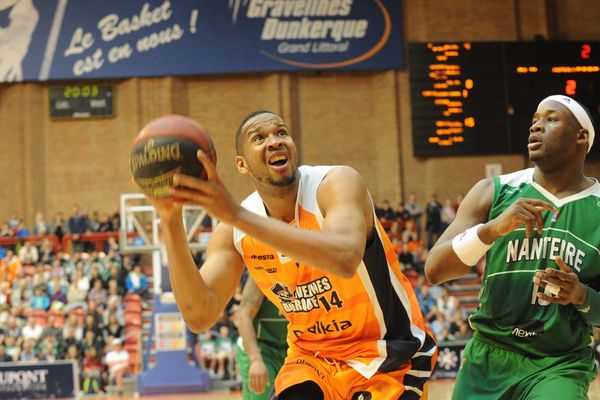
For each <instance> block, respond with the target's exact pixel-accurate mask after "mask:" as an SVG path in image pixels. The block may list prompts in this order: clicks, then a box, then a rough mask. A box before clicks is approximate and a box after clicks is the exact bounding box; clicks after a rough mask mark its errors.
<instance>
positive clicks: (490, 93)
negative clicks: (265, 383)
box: [408, 41, 600, 157]
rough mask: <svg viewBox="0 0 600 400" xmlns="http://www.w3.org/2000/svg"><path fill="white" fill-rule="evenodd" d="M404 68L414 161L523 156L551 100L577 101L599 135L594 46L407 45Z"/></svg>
mask: <svg viewBox="0 0 600 400" xmlns="http://www.w3.org/2000/svg"><path fill="white" fill-rule="evenodd" d="M408 67H409V74H410V77H409V78H410V96H411V105H412V125H413V154H414V155H415V156H416V157H439V156H461V155H484V154H517V153H526V151H527V136H528V134H529V126H530V124H531V119H532V116H533V114H534V112H535V110H536V107H537V105H538V103H539V102H540V100H542V99H543V98H544V97H546V96H549V95H552V94H565V95H567V96H570V97H573V98H574V99H575V100H578V101H580V102H581V103H582V104H583V105H585V106H586V107H587V108H588V109H589V110H590V111H591V113H592V115H593V117H594V120H595V122H596V126H595V127H596V129H597V130H598V122H600V115H599V114H600V42H554V41H536V42H461V43H458V42H456V43H409V44H408ZM592 153H593V154H592ZM590 155H592V156H595V157H598V156H600V146H594V147H593V148H592V150H591V152H590Z"/></svg>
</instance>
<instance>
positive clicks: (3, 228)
mask: <svg viewBox="0 0 600 400" xmlns="http://www.w3.org/2000/svg"><path fill="white" fill-rule="evenodd" d="M14 235H15V232H14V231H13V230H12V229H11V228H10V226H8V224H2V225H0V236H2V237H10V236H14Z"/></svg>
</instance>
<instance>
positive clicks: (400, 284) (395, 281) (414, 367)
mask: <svg viewBox="0 0 600 400" xmlns="http://www.w3.org/2000/svg"><path fill="white" fill-rule="evenodd" d="M332 168H335V167H324V166H318V167H310V166H302V167H300V184H299V188H298V197H297V200H296V218H295V220H294V221H292V222H290V224H292V225H294V226H296V227H298V228H299V229H309V230H321V227H322V224H323V220H324V218H323V215H322V214H321V212H320V209H319V205H318V204H317V189H318V187H319V184H320V183H321V181H322V179H323V177H325V175H326V174H327V172H328V171H330V170H331V169H332ZM242 205H243V206H244V207H245V208H247V209H249V210H251V211H253V212H255V213H257V214H259V215H263V216H266V215H267V214H266V210H265V207H264V204H263V202H262V200H261V198H260V196H259V195H258V193H257V192H254V193H253V194H251V195H250V196H248V197H247V198H246V199H245V200H244V201H243V202H242ZM373 214H374V213H373ZM375 231H376V232H374V235H373V238H372V239H371V240H370V241H369V242H368V243H367V246H366V248H365V254H364V257H363V260H362V262H361V264H360V265H359V267H358V269H357V271H356V274H355V275H354V277H353V278H351V279H343V278H340V277H337V276H335V275H333V274H331V273H325V272H323V271H321V270H319V269H317V268H313V267H311V266H310V265H305V264H303V263H301V262H296V261H295V260H292V259H290V258H289V257H287V256H286V255H285V254H282V253H280V252H278V251H277V250H275V249H272V248H270V247H268V246H266V245H264V244H263V243H261V242H259V241H258V240H255V239H254V238H252V237H250V236H248V235H246V234H245V233H244V232H242V231H240V230H238V229H234V242H235V246H236V248H237V249H238V251H239V252H240V254H241V255H242V257H243V258H244V261H245V263H246V266H247V268H248V270H249V272H250V274H251V276H252V278H253V279H254V280H255V281H256V283H257V284H258V286H259V287H260V288H261V290H262V291H263V292H264V294H265V296H266V297H268V298H269V300H271V302H273V304H275V305H276V306H277V307H278V308H279V309H280V310H281V312H282V313H283V314H284V315H285V316H286V318H287V319H288V321H289V326H288V344H289V346H290V351H292V352H293V351H297V352H300V353H308V354H311V355H318V357H322V358H324V359H333V360H340V361H343V362H345V363H346V364H348V365H349V366H351V367H352V368H354V369H355V370H356V371H358V372H359V373H360V374H361V375H363V376H364V377H366V378H370V377H371V376H373V375H374V374H375V373H376V372H377V371H380V372H388V371H394V370H398V369H401V366H402V368H406V365H407V364H408V363H410V364H411V368H410V371H409V372H408V373H407V375H409V377H408V378H409V379H410V378H411V377H413V378H414V379H415V380H416V381H419V382H414V385H415V386H421V385H420V383H421V382H420V381H425V380H426V379H427V378H428V377H429V376H430V374H431V371H432V369H433V360H434V357H435V355H436V350H437V347H436V343H435V341H434V339H433V335H432V334H431V332H430V331H429V330H428V329H427V328H426V327H425V321H424V318H423V315H422V314H421V310H420V307H419V303H418V301H417V298H416V296H415V294H414V291H413V289H412V287H411V285H410V283H409V281H408V279H407V278H406V277H405V276H404V275H403V274H402V273H401V271H400V265H399V263H398V259H397V256H396V253H395V252H394V249H393V246H392V244H391V243H390V240H389V238H388V237H387V235H386V233H385V231H384V229H383V227H382V226H381V224H380V223H379V222H378V220H377V219H376V218H375ZM407 384H408V385H411V382H407ZM411 386H412V385H411Z"/></svg>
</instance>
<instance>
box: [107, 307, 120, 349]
mask: <svg viewBox="0 0 600 400" xmlns="http://www.w3.org/2000/svg"><path fill="white" fill-rule="evenodd" d="M122 337H123V325H121V323H120V322H119V319H118V318H117V315H116V314H109V316H108V322H107V324H106V326H105V328H104V341H105V342H106V343H110V342H111V341H112V340H113V339H115V338H117V339H122Z"/></svg>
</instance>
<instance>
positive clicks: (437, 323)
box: [431, 311, 449, 341]
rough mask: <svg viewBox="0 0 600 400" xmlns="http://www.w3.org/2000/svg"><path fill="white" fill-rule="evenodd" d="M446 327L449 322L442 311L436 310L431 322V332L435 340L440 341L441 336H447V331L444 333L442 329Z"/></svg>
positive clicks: (446, 328)
mask: <svg viewBox="0 0 600 400" xmlns="http://www.w3.org/2000/svg"><path fill="white" fill-rule="evenodd" d="M448 328H449V324H448V321H447V320H446V316H445V315H444V313H441V312H439V311H438V312H437V313H436V315H435V319H434V320H433V321H432V322H431V332H432V333H433V335H434V336H435V338H436V339H437V340H439V341H441V340H442V338H445V337H447V336H448V335H447V333H444V330H446V331H447V330H448Z"/></svg>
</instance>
